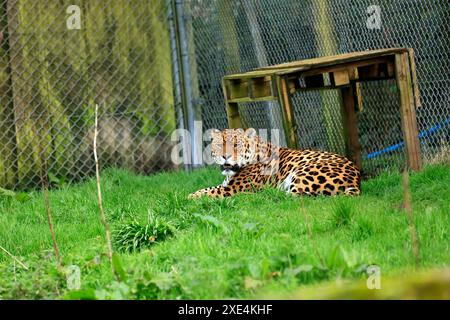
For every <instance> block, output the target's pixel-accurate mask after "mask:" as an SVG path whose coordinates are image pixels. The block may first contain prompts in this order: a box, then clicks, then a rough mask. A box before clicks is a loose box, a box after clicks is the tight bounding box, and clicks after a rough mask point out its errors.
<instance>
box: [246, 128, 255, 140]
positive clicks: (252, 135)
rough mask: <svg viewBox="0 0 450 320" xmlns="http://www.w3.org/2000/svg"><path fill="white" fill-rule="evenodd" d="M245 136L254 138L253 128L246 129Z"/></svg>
mask: <svg viewBox="0 0 450 320" xmlns="http://www.w3.org/2000/svg"><path fill="white" fill-rule="evenodd" d="M245 136H246V137H247V138H254V137H256V130H255V129H253V128H248V129H247V130H245Z"/></svg>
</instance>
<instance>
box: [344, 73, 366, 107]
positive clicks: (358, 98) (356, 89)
mask: <svg viewBox="0 0 450 320" xmlns="http://www.w3.org/2000/svg"><path fill="white" fill-rule="evenodd" d="M347 70H348V74H349V77H350V81H357V80H358V79H359V74H358V68H356V67H349V68H347ZM353 88H354V90H353V95H354V96H355V98H356V108H357V110H358V111H359V112H361V111H362V110H363V99H362V90H361V83H359V82H355V83H354V84H353Z"/></svg>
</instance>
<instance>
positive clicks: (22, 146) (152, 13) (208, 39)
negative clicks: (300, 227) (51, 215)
mask: <svg viewBox="0 0 450 320" xmlns="http://www.w3.org/2000/svg"><path fill="white" fill-rule="evenodd" d="M174 3H175V0H133V1H126V0H116V1H88V0H74V1H69V0H63V1H51V0H38V1H35V0H0V16H1V20H0V43H1V46H0V77H1V84H0V186H2V187H5V188H13V189H17V188H33V187H36V186H38V184H39V162H40V161H41V160H42V159H46V162H47V165H48V175H49V178H50V181H52V183H63V182H72V181H80V180H83V179H85V178H87V177H91V176H92V175H93V174H94V172H95V170H94V168H95V166H94V159H93V153H92V140H93V133H94V131H93V124H94V120H93V113H94V111H93V110H94V106H95V104H98V105H99V107H100V108H99V109H100V117H99V137H98V139H99V140H98V146H99V150H98V152H99V161H100V164H101V165H102V167H103V168H105V167H118V168H124V169H127V170H131V171H134V172H137V173H143V174H150V173H153V172H158V171H161V170H173V169H176V168H177V166H176V165H174V164H173V163H172V161H171V159H170V153H171V150H172V146H173V142H171V139H170V135H171V133H172V132H173V130H174V129H175V128H181V127H183V126H184V119H185V118H186V117H187V116H188V115H187V114H186V111H185V110H183V106H182V105H183V100H182V99H181V97H180V96H181V95H182V94H183V92H184V89H185V88H184V86H186V83H183V81H181V80H180V79H181V77H180V69H181V68H180V60H179V59H178V57H177V53H178V51H177V45H178V43H177V41H176V36H177V35H178V36H179V33H178V31H177V28H179V26H177V25H176V24H175V23H174V20H175V18H174V16H175V15H176V14H177V12H174V8H175V5H174ZM181 4H182V8H183V11H182V12H181V14H182V19H181V21H182V24H183V28H185V31H186V32H185V34H186V39H184V40H186V43H187V46H188V50H189V69H190V76H191V79H190V83H189V86H190V88H191V89H192V96H193V98H192V104H193V106H194V107H193V109H194V110H196V112H198V114H196V119H201V120H202V121H203V129H210V128H218V129H223V128H226V127H227V126H228V124H227V119H226V111H225V104H224V98H223V91H222V87H221V80H222V77H223V76H224V75H226V74H231V73H237V72H245V71H249V70H252V69H254V68H258V67H262V66H267V65H273V64H278V63H283V62H289V61H295V60H301V59H307V58H313V57H320V56H326V55H333V54H339V53H347V52H354V51H362V50H367V49H378V48H388V47H411V48H413V49H414V51H415V57H416V64H417V76H418V82H419V87H420V97H421V102H422V106H421V107H419V108H418V109H417V118H418V126H419V131H420V132H421V136H420V143H421V150H422V157H423V160H424V161H425V163H428V162H433V161H434V160H435V159H436V157H439V155H440V154H442V152H443V151H444V152H449V151H448V150H450V148H449V145H450V130H449V127H450V125H449V119H450V106H449V101H450V80H449V77H448V75H449V74H450V57H449V52H450V46H449V38H448V30H449V27H450V25H449V19H448V13H449V12H450V3H448V2H447V1H434V0H424V1H416V0H392V1H391V0H378V1H372V0H367V1H366V0H362V1H351V5H350V4H349V1H347V0H329V1H324V0H319V1H312V0H284V1H278V0H259V1H256V0H245V1H244V0H233V1H227V0H185V1H182V2H181ZM371 5H378V6H379V7H380V8H381V27H380V28H379V29H370V28H368V27H367V25H366V23H367V18H368V16H369V14H368V13H367V10H368V7H369V6H371ZM74 8H75V9H74ZM77 8H78V9H79V12H78V13H79V18H80V19H79V22H80V23H79V28H77V23H76V22H77ZM178 13H179V12H178ZM74 19H75V20H74ZM74 26H75V27H74ZM361 90H362V96H363V106H362V110H361V112H360V113H359V115H358V120H359V128H358V129H359V134H360V143H361V145H362V156H363V167H364V170H365V172H366V173H367V174H368V175H371V174H376V173H378V172H380V171H382V170H386V169H387V168H390V167H399V166H401V165H402V164H404V162H405V161H404V150H403V147H402V141H403V137H402V133H401V123H400V116H399V112H398V92H397V89H396V85H395V81H392V80H386V81H382V82H376V83H375V82H370V83H364V84H362V86H361ZM292 101H293V105H294V112H295V119H296V122H297V124H298V126H297V128H296V132H297V136H298V140H299V144H300V147H304V148H315V149H322V150H329V151H334V152H340V153H342V152H344V148H345V143H344V140H343V135H342V121H341V116H340V107H339V94H338V92H336V91H333V90H331V91H328V92H314V91H310V92H306V93H303V92H302V93H297V94H294V95H293V97H292ZM277 112H278V109H277V106H276V105H271V104H268V103H248V104H245V105H242V107H241V113H242V117H243V122H244V123H245V124H246V125H247V126H252V127H256V128H263V129H271V128H282V126H281V123H280V116H279V114H277Z"/></svg>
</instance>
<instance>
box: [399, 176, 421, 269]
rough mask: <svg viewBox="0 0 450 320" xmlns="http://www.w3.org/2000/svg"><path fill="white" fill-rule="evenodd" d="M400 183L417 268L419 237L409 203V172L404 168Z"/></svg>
mask: <svg viewBox="0 0 450 320" xmlns="http://www.w3.org/2000/svg"><path fill="white" fill-rule="evenodd" d="M402 184H403V207H404V208H405V211H406V215H407V216H408V225H409V232H410V234H411V240H412V247H413V253H414V258H415V266H416V268H417V267H418V266H419V264H420V252H419V238H418V236H417V230H416V227H415V226H414V218H413V212H412V204H411V202H412V201H411V192H410V190H409V174H408V171H407V170H406V169H404V170H403V177H402Z"/></svg>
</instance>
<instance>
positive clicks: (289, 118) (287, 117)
mask: <svg viewBox="0 0 450 320" xmlns="http://www.w3.org/2000/svg"><path fill="white" fill-rule="evenodd" d="M276 83H277V90H278V101H279V103H280V106H281V111H282V112H281V114H282V115H283V128H284V132H285V136H286V143H287V145H288V147H289V148H298V142H297V134H296V132H295V131H296V124H295V116H294V111H293V110H292V103H291V99H290V96H289V89H288V86H287V83H286V79H285V78H284V77H280V76H277V77H276Z"/></svg>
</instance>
